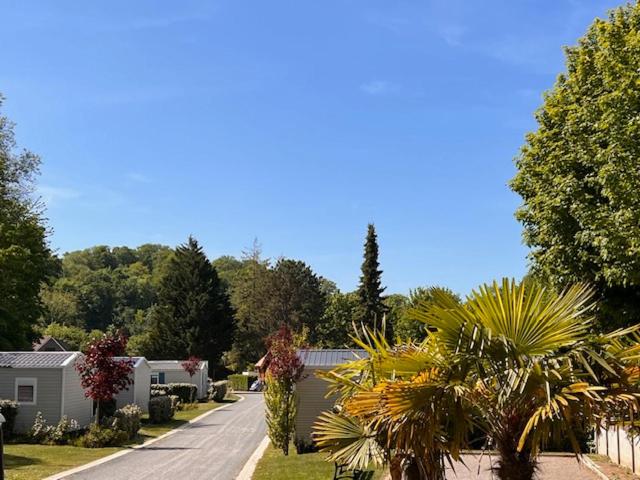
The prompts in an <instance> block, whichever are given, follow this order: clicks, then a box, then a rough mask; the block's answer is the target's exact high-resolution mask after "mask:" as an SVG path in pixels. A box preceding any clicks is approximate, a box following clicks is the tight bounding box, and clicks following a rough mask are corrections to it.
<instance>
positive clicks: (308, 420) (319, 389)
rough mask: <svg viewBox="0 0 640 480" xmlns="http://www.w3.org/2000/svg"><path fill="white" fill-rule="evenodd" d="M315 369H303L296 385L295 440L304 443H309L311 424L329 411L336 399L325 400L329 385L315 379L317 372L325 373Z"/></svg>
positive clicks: (311, 430)
mask: <svg viewBox="0 0 640 480" xmlns="http://www.w3.org/2000/svg"><path fill="white" fill-rule="evenodd" d="M326 370H328V369H319V368H316V367H305V369H304V370H303V372H302V380H300V381H298V383H296V393H297V396H298V412H297V414H296V433H295V435H296V438H297V439H300V440H303V441H305V442H310V441H311V433H312V432H313V424H314V423H315V422H316V420H317V419H318V416H319V415H320V414H321V413H322V412H324V411H330V410H331V409H332V408H333V405H334V404H335V401H336V397H330V398H325V395H326V393H327V390H328V388H329V383H328V382H326V381H325V380H322V379H321V378H318V377H316V375H315V374H316V372H317V371H326Z"/></svg>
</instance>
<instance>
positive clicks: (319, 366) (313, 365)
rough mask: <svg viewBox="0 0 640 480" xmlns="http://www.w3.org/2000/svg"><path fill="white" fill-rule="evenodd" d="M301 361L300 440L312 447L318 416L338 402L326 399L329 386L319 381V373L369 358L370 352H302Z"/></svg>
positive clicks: (298, 427)
mask: <svg viewBox="0 0 640 480" xmlns="http://www.w3.org/2000/svg"><path fill="white" fill-rule="evenodd" d="M298 357H299V358H300V360H301V361H302V364H303V365H304V369H303V370H302V376H301V380H300V381H298V383H296V392H297V394H298V412H297V414H296V439H297V440H299V441H302V442H306V443H308V442H310V441H311V433H312V431H313V424H314V423H315V422H316V420H317V419H318V416H320V414H321V413H322V412H324V411H330V410H331V409H332V408H333V405H334V403H335V401H336V398H335V397H330V398H325V395H326V394H327V389H328V387H329V384H328V383H327V382H326V381H324V380H322V379H321V378H318V377H317V376H316V373H317V372H319V371H323V372H326V371H329V370H331V369H332V368H334V367H336V366H337V365H340V364H342V363H346V362H349V361H352V360H357V359H359V358H366V357H367V352H365V351H364V350H349V349H301V350H298Z"/></svg>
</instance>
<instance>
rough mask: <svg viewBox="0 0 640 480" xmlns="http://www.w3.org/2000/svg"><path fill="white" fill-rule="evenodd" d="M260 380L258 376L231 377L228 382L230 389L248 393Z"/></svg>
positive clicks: (236, 375)
mask: <svg viewBox="0 0 640 480" xmlns="http://www.w3.org/2000/svg"><path fill="white" fill-rule="evenodd" d="M257 379H258V376H257V375H241V374H235V375H229V377H228V378H227V381H228V382H229V383H228V385H229V388H231V389H232V390H233V391H236V392H238V391H240V392H246V391H248V390H249V387H250V386H251V385H252V384H253V382H255V381H256V380H257Z"/></svg>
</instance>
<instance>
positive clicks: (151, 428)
mask: <svg viewBox="0 0 640 480" xmlns="http://www.w3.org/2000/svg"><path fill="white" fill-rule="evenodd" d="M237 399H238V397H236V396H233V395H230V396H229V399H228V400H226V402H229V403H230V402H234V401H236V400H237ZM220 405H223V404H221V403H214V402H211V403H198V404H197V408H193V409H190V410H181V411H179V412H176V414H175V416H174V418H173V419H172V420H171V421H170V422H167V423H163V424H158V425H152V424H145V423H143V426H142V429H140V432H139V433H140V435H139V437H138V440H137V441H136V442H133V443H143V442H145V441H147V440H149V439H151V438H154V437H159V436H160V435H162V434H164V433H167V432H168V431H170V430H173V429H174V428H178V427H180V426H182V425H184V424H186V423H187V422H189V420H192V419H194V418H196V417H197V416H199V415H202V414H203V413H205V412H208V411H210V410H212V409H214V408H216V407H219V406H220ZM123 448H127V447H126V446H125V447H107V448H80V447H72V446H68V445H64V446H63V445H32V444H25V443H16V444H11V443H10V444H7V445H5V476H6V480H37V479H41V478H45V477H48V476H49V475H53V474H54V473H57V472H61V471H63V470H68V469H70V468H74V467H77V466H79V465H84V464H85V463H89V462H92V461H94V460H97V459H99V458H102V457H106V456H107V455H111V454H112V453H115V452H117V451H119V450H122V449H123Z"/></svg>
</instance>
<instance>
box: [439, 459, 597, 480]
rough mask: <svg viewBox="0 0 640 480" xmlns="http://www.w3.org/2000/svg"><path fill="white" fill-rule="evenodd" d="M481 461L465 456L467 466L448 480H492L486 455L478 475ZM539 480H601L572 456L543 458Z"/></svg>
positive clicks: (457, 468) (460, 466)
mask: <svg viewBox="0 0 640 480" xmlns="http://www.w3.org/2000/svg"><path fill="white" fill-rule="evenodd" d="M479 459H480V457H479V456H477V455H465V456H464V462H465V464H466V465H462V464H457V465H456V468H455V472H453V471H450V472H449V473H448V474H447V480H492V477H491V472H490V471H489V466H490V463H489V458H488V457H487V456H486V455H485V456H484V457H482V461H481V463H480V474H479V475H478V461H479ZM492 460H493V461H495V457H492ZM494 478H495V477H494ZM538 478H539V479H540V480H599V479H598V476H597V475H595V474H594V473H593V472H592V471H591V470H589V469H588V468H587V467H585V466H584V465H580V464H579V463H578V462H577V461H576V458H575V457H574V456H571V455H550V456H543V457H542V459H541V461H540V472H539V474H538Z"/></svg>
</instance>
